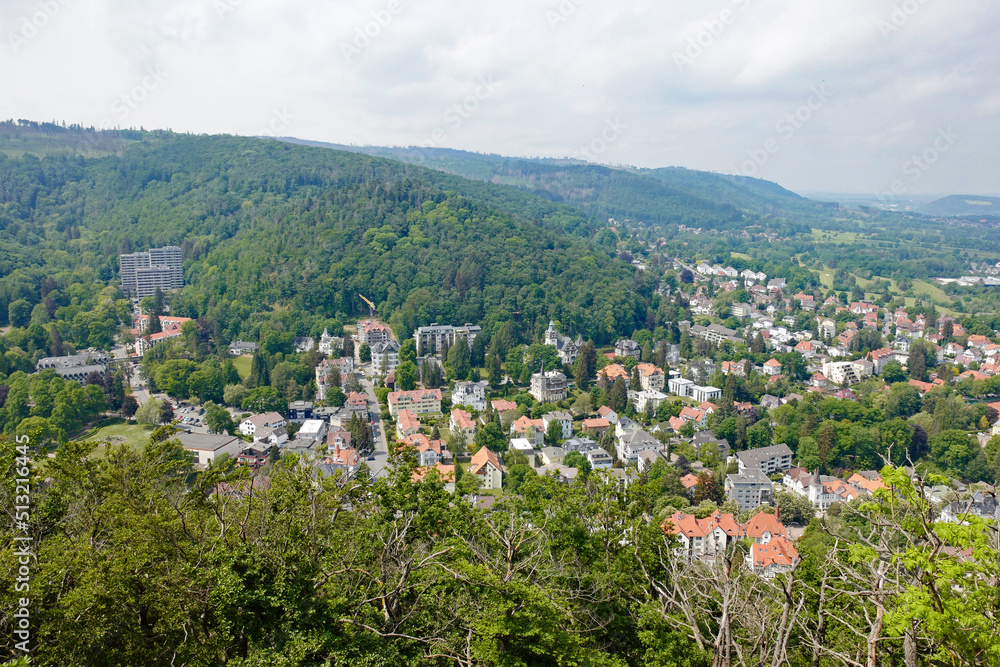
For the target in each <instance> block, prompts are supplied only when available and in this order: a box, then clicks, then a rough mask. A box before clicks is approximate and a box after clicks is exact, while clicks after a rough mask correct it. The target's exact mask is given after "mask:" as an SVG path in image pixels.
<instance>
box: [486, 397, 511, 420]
mask: <svg viewBox="0 0 1000 667" xmlns="http://www.w3.org/2000/svg"><path fill="white" fill-rule="evenodd" d="M490 405H491V406H493V409H494V410H496V411H497V414H498V415H500V418H501V419H503V416H504V415H505V414H506V413H508V412H510V411H512V410H517V403H515V402H514V401H507V400H504V399H502V398H495V399H493V400H492V401H490Z"/></svg>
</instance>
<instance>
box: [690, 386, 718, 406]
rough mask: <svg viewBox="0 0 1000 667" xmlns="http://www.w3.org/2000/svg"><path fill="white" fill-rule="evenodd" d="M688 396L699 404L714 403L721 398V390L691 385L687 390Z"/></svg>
mask: <svg viewBox="0 0 1000 667" xmlns="http://www.w3.org/2000/svg"><path fill="white" fill-rule="evenodd" d="M688 391H689V393H688V396H690V397H691V398H693V399H694V400H696V401H697V402H699V403H704V402H705V401H714V400H716V399H719V398H722V390H721V389H719V388H718V387H712V386H705V387H702V386H701V385H696V384H695V385H691V386H690V388H689V389H688Z"/></svg>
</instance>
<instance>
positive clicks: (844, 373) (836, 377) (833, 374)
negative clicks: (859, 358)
mask: <svg viewBox="0 0 1000 667" xmlns="http://www.w3.org/2000/svg"><path fill="white" fill-rule="evenodd" d="M869 363H870V362H869ZM823 375H825V376H826V380H827V382H829V383H832V384H834V385H836V386H841V385H843V384H845V383H846V384H849V385H852V384H857V383H859V382H861V379H862V378H861V373H859V372H858V367H857V366H856V365H855V363H854V362H853V361H828V362H827V363H825V364H823Z"/></svg>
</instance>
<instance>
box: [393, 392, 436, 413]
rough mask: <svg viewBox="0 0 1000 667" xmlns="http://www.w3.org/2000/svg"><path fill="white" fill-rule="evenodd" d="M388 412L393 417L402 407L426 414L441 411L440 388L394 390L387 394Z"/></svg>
mask: <svg viewBox="0 0 1000 667" xmlns="http://www.w3.org/2000/svg"><path fill="white" fill-rule="evenodd" d="M388 402H389V414H391V415H392V416H393V417H395V416H396V415H397V414H399V411H400V410H402V409H406V410H409V411H410V412H413V413H414V414H418V415H426V414H433V413H438V412H441V390H440V389H415V390H413V391H394V392H391V393H390V394H389V399H388Z"/></svg>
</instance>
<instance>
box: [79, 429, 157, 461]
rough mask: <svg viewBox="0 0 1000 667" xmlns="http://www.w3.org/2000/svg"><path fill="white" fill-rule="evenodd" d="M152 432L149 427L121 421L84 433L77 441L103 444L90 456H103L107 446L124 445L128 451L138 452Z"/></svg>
mask: <svg viewBox="0 0 1000 667" xmlns="http://www.w3.org/2000/svg"><path fill="white" fill-rule="evenodd" d="M152 432H153V428H152V427H151V426H146V425H143V424H129V423H127V422H124V421H121V422H119V423H117V424H110V425H108V426H102V427H101V428H98V429H94V430H92V431H89V432H87V433H84V434H83V435H81V436H80V437H78V438H76V439H77V440H96V441H101V442H102V443H103V444H101V445H99V446H98V447H97V449H95V450H94V452H93V454H92V456H104V453H105V451H106V450H107V446H108V444H111V445H119V444H124V445H126V446H127V447H129V448H130V449H134V450H140V449H142V448H143V447H145V446H146V443H148V442H149V434H150V433H152Z"/></svg>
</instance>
